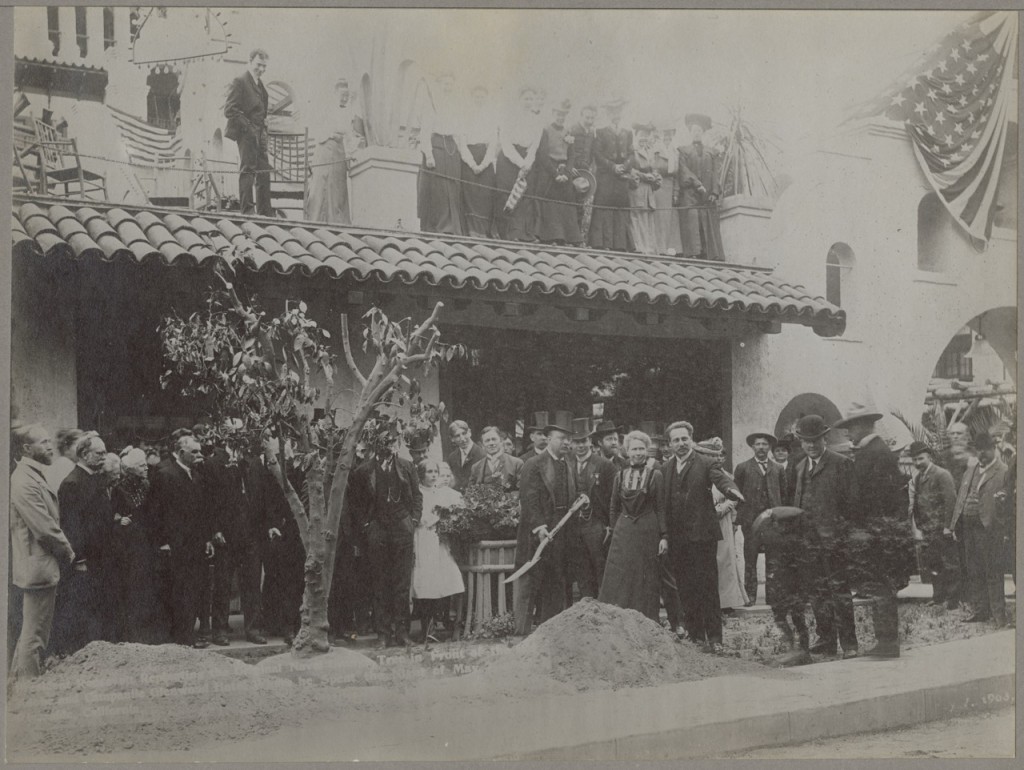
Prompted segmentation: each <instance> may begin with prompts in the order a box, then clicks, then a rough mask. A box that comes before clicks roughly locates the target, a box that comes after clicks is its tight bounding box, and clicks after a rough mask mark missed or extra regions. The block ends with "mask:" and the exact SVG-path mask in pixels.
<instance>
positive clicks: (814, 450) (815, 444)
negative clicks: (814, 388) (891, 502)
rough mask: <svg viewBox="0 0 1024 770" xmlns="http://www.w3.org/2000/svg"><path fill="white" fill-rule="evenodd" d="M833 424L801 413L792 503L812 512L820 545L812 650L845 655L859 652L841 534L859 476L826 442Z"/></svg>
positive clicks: (851, 509) (850, 515) (851, 514)
mask: <svg viewBox="0 0 1024 770" xmlns="http://www.w3.org/2000/svg"><path fill="white" fill-rule="evenodd" d="M830 430H831V428H830V427H829V426H828V425H826V424H825V421H824V420H823V419H821V417H820V416H819V415H816V414H808V415H805V416H804V417H801V418H800V420H799V421H798V422H797V424H796V429H795V430H794V431H793V432H794V434H795V435H796V437H797V439H799V441H800V446H801V448H802V449H803V451H804V453H805V454H806V457H804V459H803V460H801V461H800V465H799V466H798V467H797V480H796V491H795V492H794V494H793V505H794V506H796V507H797V508H800V509H802V510H803V511H804V512H806V513H807V514H809V515H810V517H811V518H812V520H813V521H814V524H815V525H816V527H817V530H818V534H819V536H820V541H821V547H822V551H823V554H822V559H823V562H824V565H823V566H824V572H825V576H824V579H823V580H822V581H821V583H820V584H819V585H818V586H815V587H814V588H813V589H812V593H813V599H812V606H813V609H814V618H815V623H816V624H817V627H818V639H817V641H816V642H815V644H814V645H812V646H811V648H810V651H811V652H813V653H817V654H820V655H835V654H836V653H837V652H838V648H839V644H840V643H841V644H842V646H843V657H844V658H853V657H856V656H857V629H856V626H855V625H854V621H853V594H852V593H851V592H850V585H849V582H848V580H847V576H846V565H845V560H844V558H843V553H842V551H841V548H840V542H841V539H840V538H841V535H842V533H843V531H844V529H845V528H846V526H847V525H848V523H849V522H850V521H851V520H852V519H853V518H854V505H855V504H856V481H855V479H854V474H853V461H851V460H849V459H848V458H846V457H843V456H842V455H841V454H839V453H837V452H834V451H832V450H831V449H828V448H826V446H825V436H826V435H827V434H828V432H829V431H830Z"/></svg>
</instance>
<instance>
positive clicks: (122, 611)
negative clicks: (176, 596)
mask: <svg viewBox="0 0 1024 770" xmlns="http://www.w3.org/2000/svg"><path fill="white" fill-rule="evenodd" d="M148 472H149V466H148V465H147V463H146V453H145V452H144V451H142V450H141V449H136V448H133V447H126V448H125V449H124V450H123V451H122V452H121V479H120V481H118V482H117V484H116V485H115V486H114V487H113V488H112V489H111V490H110V501H111V503H112V505H113V508H114V529H113V531H112V533H111V535H112V539H113V542H112V544H111V549H112V551H113V553H114V554H115V559H116V564H115V565H114V566H115V570H114V572H115V575H116V579H115V591H116V593H117V595H118V596H117V599H118V601H116V602H115V606H116V607H117V608H118V615H119V617H118V618H116V619H115V624H116V627H117V628H118V632H119V633H118V637H119V639H118V641H125V642H146V643H148V642H154V641H159V640H158V638H157V636H158V634H159V629H158V628H157V626H158V625H159V624H158V622H157V621H158V619H157V618H156V617H155V610H154V607H155V604H156V588H155V585H154V574H153V560H154V554H155V551H154V548H153V546H152V544H151V543H150V541H149V534H148V532H147V530H146V523H147V522H146V520H145V514H146V497H147V495H148V493H149V478H148Z"/></svg>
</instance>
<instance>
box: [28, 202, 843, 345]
mask: <svg viewBox="0 0 1024 770" xmlns="http://www.w3.org/2000/svg"><path fill="white" fill-rule="evenodd" d="M12 241H13V253H14V254H36V255H39V254H46V255H63V256H65V257H68V258H98V259H103V260H115V259H134V260H136V261H140V262H141V261H144V260H150V259H162V260H163V261H164V263H166V264H168V265H174V264H175V263H177V262H179V261H183V260H184V261H190V262H191V263H193V264H203V263H206V262H208V261H210V260H216V259H219V258H224V259H225V260H227V261H228V262H233V263H237V262H239V261H241V262H242V263H243V264H244V265H245V266H247V267H249V268H250V269H253V270H257V271H261V270H273V271H275V272H278V273H282V274H287V273H292V272H293V271H299V272H300V273H302V274H304V275H307V276H316V277H319V276H324V277H329V278H351V279H355V280H357V281H367V280H377V281H381V282H384V283H389V282H392V281H396V280H397V281H400V282H402V283H405V284H409V285H412V284H418V283H422V284H425V285H428V286H443V287H450V288H453V289H458V290H467V291H472V290H481V291H482V290H497V291H501V292H508V293H512V294H514V293H523V294H534V293H536V294H542V295H554V294H557V295H559V296H562V297H566V298H568V297H576V298H578V299H581V300H593V299H603V300H609V301H612V302H624V303H629V304H639V303H644V304H647V305H649V306H653V307H652V309H657V306H668V307H669V308H677V309H680V310H683V311H685V310H686V309H699V310H721V311H731V312H741V313H744V314H749V315H752V316H755V317H756V318H757V319H758V320H772V321H782V322H787V323H799V324H804V325H807V326H811V327H813V328H814V330H815V331H816V332H817V333H818V334H821V335H823V336H831V335H835V334H841V333H842V332H843V329H844V328H845V326H846V314H845V312H844V311H843V310H841V309H839V308H837V307H835V306H834V305H831V304H829V303H828V302H826V301H825V300H824V299H822V298H821V297H817V296H814V295H813V294H810V293H809V292H808V291H807V290H806V289H805V288H804V287H803V286H800V285H794V284H790V283H786V282H785V281H782V280H780V279H779V278H776V277H775V276H774V275H773V274H772V272H771V271H770V270H767V269H764V268H756V267H749V266H742V265H733V264H727V263H720V262H703V261H698V260H683V259H670V258H651V257H643V256H639V255H631V254H620V253H614V252H600V251H598V252H595V251H588V250H586V249H575V248H559V247H545V246H541V245H534V244H525V243H512V242H507V241H492V240H484V239H476V238H462V239H459V238H454V237H450V236H444V237H436V236H434V235H432V234H427V233H406V232H392V231H385V230H368V229H364V228H356V227H340V226H328V225H321V224H317V223H311V222H296V221H291V220H283V219H266V218H257V217H245V216H240V215H238V214H237V213H228V212H219V213H213V212H195V211H188V210H183V209H166V208H152V207H145V208H143V207H128V206H124V207H116V206H109V205H101V204H96V203H93V202H88V201H69V200H66V199H54V198H42V197H38V196H16V198H15V202H14V211H13V216H12Z"/></svg>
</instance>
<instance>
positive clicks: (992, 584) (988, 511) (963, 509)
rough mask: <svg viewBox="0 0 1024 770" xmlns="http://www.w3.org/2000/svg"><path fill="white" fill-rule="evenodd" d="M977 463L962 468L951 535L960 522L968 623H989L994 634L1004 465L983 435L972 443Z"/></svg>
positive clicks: (1000, 605) (1002, 605) (1005, 530)
mask: <svg viewBox="0 0 1024 770" xmlns="http://www.w3.org/2000/svg"><path fill="white" fill-rule="evenodd" d="M974 446H975V449H977V451H978V458H977V460H976V461H975V462H971V463H968V465H967V470H966V471H965V472H964V476H963V479H961V481H960V490H959V492H958V494H957V502H956V508H955V510H954V514H953V518H954V522H953V527H950V529H953V530H954V531H955V527H956V525H957V523H958V522H957V519H959V518H962V519H963V533H964V539H965V541H966V542H965V548H964V550H965V555H966V561H967V576H968V581H967V599H968V601H969V602H970V605H971V610H972V614H971V616H970V617H969V618H968V619H967V621H966V622H968V623H983V622H987V621H992V622H993V623H995V625H996V628H1002V627H1003V626H1005V625H1006V597H1005V594H1004V588H1003V574H1004V573H1003V552H1004V549H1005V548H1006V546H1007V544H1008V540H1009V523H1008V522H1007V521H1006V519H1005V518H1004V516H1005V514H1006V511H1005V509H1004V508H1003V506H1002V498H1003V497H1004V496H1005V495H1004V494H1000V493H1005V490H1006V473H1007V468H1006V463H1004V462H1003V461H1002V460H1001V459H1000V457H999V452H998V451H997V450H996V446H995V442H994V441H993V440H992V437H991V436H990V435H989V434H987V433H982V434H981V435H979V436H978V437H977V438H976V439H975V440H974Z"/></svg>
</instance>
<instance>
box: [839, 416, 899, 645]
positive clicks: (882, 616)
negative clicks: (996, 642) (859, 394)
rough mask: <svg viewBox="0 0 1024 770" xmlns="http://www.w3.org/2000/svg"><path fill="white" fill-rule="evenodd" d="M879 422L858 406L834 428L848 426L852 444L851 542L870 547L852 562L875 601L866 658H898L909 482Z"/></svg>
mask: <svg viewBox="0 0 1024 770" xmlns="http://www.w3.org/2000/svg"><path fill="white" fill-rule="evenodd" d="M881 419H882V415H881V413H880V412H875V411H872V410H871V409H869V408H868V407H866V406H864V405H862V404H854V405H853V406H852V407H851V408H850V410H849V411H848V412H847V414H846V417H844V418H843V419H842V420H839V421H838V422H836V424H835V425H834V426H833V428H845V429H846V433H847V435H848V436H849V437H850V441H851V442H852V444H853V472H854V479H855V481H854V484H855V487H856V490H857V502H856V505H855V506H854V508H853V513H854V523H855V524H856V527H857V530H855V531H854V532H853V533H852V535H853V539H851V540H850V544H851V546H852V547H853V548H856V547H857V545H858V543H862V544H863V545H865V546H867V547H864V548H862V549H861V550H860V551H858V553H859V554H861V555H862V556H863V558H856V559H853V560H852V561H851V565H850V566H851V567H852V568H853V570H854V575H853V576H852V578H853V580H854V581H855V583H856V585H857V589H858V591H859V592H861V593H863V594H865V595H867V596H870V597H872V599H873V601H872V612H871V616H872V622H873V624H874V627H875V638H876V639H877V643H876V644H875V646H874V647H872V648H871V649H869V650H867V651H866V653H865V654H866V655H868V656H871V657H882V658H896V657H899V654H900V646H899V614H898V611H897V606H896V592H897V591H898V590H899V588H900V586H901V585H902V584H903V581H904V580H906V579H907V578H908V577H909V571H910V570H911V569H913V567H912V566H911V565H912V563H913V561H914V553H913V540H912V535H911V531H910V522H909V520H908V519H907V516H906V502H905V501H906V499H907V493H906V480H905V479H904V476H903V474H902V473H901V472H900V466H899V460H898V459H897V458H896V455H895V453H893V452H892V451H891V450H890V449H889V445H888V444H886V443H885V441H884V440H883V439H882V438H881V436H879V435H878V434H877V433H876V432H875V425H876V423H877V422H878V421H879V420H881ZM858 537H861V538H863V539H862V540H858ZM851 553H852V552H851Z"/></svg>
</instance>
